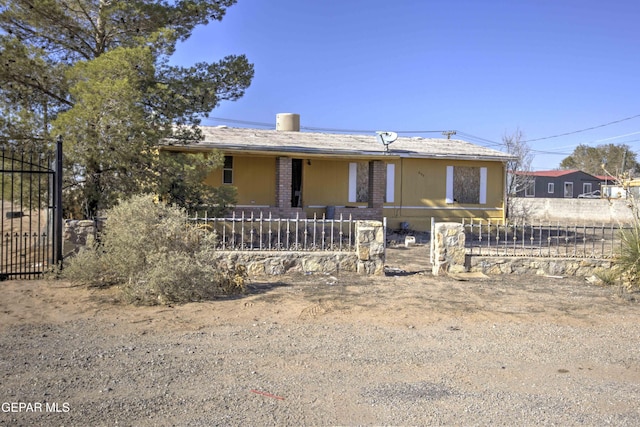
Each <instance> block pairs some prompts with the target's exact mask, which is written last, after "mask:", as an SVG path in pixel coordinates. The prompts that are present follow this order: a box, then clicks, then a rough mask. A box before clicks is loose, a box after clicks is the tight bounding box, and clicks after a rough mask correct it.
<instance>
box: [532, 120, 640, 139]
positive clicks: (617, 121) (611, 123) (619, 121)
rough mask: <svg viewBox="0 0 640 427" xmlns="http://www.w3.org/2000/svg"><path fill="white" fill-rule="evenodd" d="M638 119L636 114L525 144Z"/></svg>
mask: <svg viewBox="0 0 640 427" xmlns="http://www.w3.org/2000/svg"><path fill="white" fill-rule="evenodd" d="M637 117H640V114H636V115H635V116H631V117H626V118H624V119H620V120H614V121H613V122H609V123H605V124H602V125H598V126H592V127H590V128H585V129H580V130H574V131H572V132H566V133H561V134H558V135H551V136H545V137H543V138H535V139H528V140H526V141H524V142H533V141H542V140H544V139H551V138H558V137H561V136H567V135H573V134H576V133H580V132H586V131H588V130H593V129H598V128H603V127H605V126H610V125H614V124H616V123H621V122H624V121H627V120H631V119H635V118H637Z"/></svg>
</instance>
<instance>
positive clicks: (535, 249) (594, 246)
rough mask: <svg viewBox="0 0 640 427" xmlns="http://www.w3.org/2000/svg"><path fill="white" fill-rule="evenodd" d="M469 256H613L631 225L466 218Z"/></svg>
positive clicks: (465, 228)
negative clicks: (522, 222)
mask: <svg viewBox="0 0 640 427" xmlns="http://www.w3.org/2000/svg"><path fill="white" fill-rule="evenodd" d="M462 224H463V227H464V231H465V247H466V250H467V254H469V255H483V256H529V257H565V258H612V257H614V256H615V254H616V253H617V251H618V249H619V248H620V245H621V236H620V234H621V232H622V231H623V230H629V229H631V226H630V225H613V224H608V225H605V224H602V225H586V224H584V225H563V224H560V223H557V224H552V223H539V224H517V223H508V222H507V223H501V222H491V221H489V220H477V219H476V220H467V221H463V223H462Z"/></svg>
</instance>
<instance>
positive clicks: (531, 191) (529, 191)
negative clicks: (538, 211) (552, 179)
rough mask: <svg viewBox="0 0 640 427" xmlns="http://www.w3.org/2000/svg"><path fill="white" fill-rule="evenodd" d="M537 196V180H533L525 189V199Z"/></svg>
mask: <svg viewBox="0 0 640 427" xmlns="http://www.w3.org/2000/svg"><path fill="white" fill-rule="evenodd" d="M535 195H536V180H535V179H532V180H531V181H529V182H527V183H526V185H525V187H524V197H535Z"/></svg>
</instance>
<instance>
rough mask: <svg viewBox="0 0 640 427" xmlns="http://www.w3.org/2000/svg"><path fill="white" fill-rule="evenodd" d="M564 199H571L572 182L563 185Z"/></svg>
mask: <svg viewBox="0 0 640 427" xmlns="http://www.w3.org/2000/svg"><path fill="white" fill-rule="evenodd" d="M564 197H573V182H565V183H564Z"/></svg>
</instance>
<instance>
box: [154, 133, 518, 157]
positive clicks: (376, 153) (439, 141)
mask: <svg viewBox="0 0 640 427" xmlns="http://www.w3.org/2000/svg"><path fill="white" fill-rule="evenodd" d="M201 129H202V133H203V136H204V139H203V140H202V141H199V142H194V143H187V144H183V143H179V142H176V141H173V140H168V141H166V144H167V145H166V148H167V149H168V150H176V151H177V150H179V151H207V150H211V149H218V150H221V151H225V152H244V153H246V152H254V153H256V154H259V153H272V154H277V153H283V154H298V155H299V154H306V155H312V156H314V157H315V156H322V157H361V158H362V157H368V158H401V157H404V158H407V157H408V158H432V159H435V158H438V159H460V160H491V161H508V160H512V159H514V157H513V156H512V155H510V154H507V153H503V152H501V151H497V150H494V149H491V148H487V147H482V146H480V145H476V144H471V143H469V142H466V141H462V140H458V139H445V138H421V137H411V138H407V137H398V139H397V140H396V141H394V142H393V143H392V144H390V145H389V151H387V152H385V148H384V146H383V145H382V144H380V143H379V142H378V141H377V139H376V137H375V135H351V134H336V133H317V132H293V131H279V130H263V129H247V128H230V127H226V126H203V127H201Z"/></svg>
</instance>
